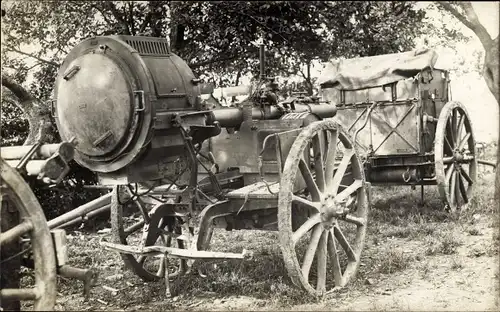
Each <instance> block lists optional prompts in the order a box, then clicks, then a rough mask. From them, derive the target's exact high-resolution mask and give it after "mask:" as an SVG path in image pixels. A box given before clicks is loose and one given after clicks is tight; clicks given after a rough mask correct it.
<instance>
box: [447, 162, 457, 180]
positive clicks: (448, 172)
mask: <svg viewBox="0 0 500 312" xmlns="http://www.w3.org/2000/svg"><path fill="white" fill-rule="evenodd" d="M454 169H455V166H454V165H450V166H449V167H448V169H446V177H445V181H446V183H449V182H450V179H451V174H452V173H453V171H454Z"/></svg>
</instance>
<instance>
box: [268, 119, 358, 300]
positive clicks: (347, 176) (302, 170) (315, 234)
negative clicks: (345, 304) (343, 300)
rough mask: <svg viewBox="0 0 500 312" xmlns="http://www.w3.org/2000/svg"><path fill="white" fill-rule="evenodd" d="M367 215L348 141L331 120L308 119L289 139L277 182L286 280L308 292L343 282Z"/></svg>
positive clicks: (354, 262) (350, 272) (353, 266)
mask: <svg viewBox="0 0 500 312" xmlns="http://www.w3.org/2000/svg"><path fill="white" fill-rule="evenodd" d="M311 149H312V152H313V153H312V155H313V157H310V156H309V155H310V154H311V153H310V150H311ZM367 221H368V198H367V190H366V184H365V177H364V172H363V168H362V166H361V163H360V159H359V157H358V155H357V154H356V153H355V151H354V147H353V144H352V143H351V141H350V140H349V138H348V137H347V136H346V135H345V133H344V132H343V131H341V129H340V128H339V127H338V125H337V124H336V123H335V122H334V121H333V120H323V121H318V122H314V123H312V124H311V125H309V126H308V127H306V128H304V130H302V132H301V133H300V134H299V135H298V137H297V139H296V140H295V142H294V143H293V145H292V147H291V149H290V152H289V154H288V157H287V159H286V161H285V165H284V169H283V175H282V177H281V183H280V191H279V202H278V226H279V237H280V243H281V250H282V253H283V257H284V260H285V265H286V268H287V270H288V274H289V276H290V278H291V279H292V281H293V282H294V283H295V284H297V285H299V286H300V285H301V286H303V287H304V288H305V289H306V290H307V291H308V292H309V293H311V294H313V295H323V294H325V293H327V292H329V291H331V290H333V289H335V288H339V287H343V286H345V285H346V284H347V283H348V282H349V280H350V279H351V278H353V277H354V276H355V274H356V271H357V269H358V267H359V263H360V256H361V251H362V249H363V245H364V239H365V234H366V226H367Z"/></svg>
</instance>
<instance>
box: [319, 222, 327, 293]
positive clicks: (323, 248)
mask: <svg viewBox="0 0 500 312" xmlns="http://www.w3.org/2000/svg"><path fill="white" fill-rule="evenodd" d="M327 241H328V231H323V233H322V234H321V238H320V240H319V243H318V252H317V262H318V282H317V284H316V290H317V291H318V292H320V293H323V292H325V291H326V261H327V250H328V248H327Z"/></svg>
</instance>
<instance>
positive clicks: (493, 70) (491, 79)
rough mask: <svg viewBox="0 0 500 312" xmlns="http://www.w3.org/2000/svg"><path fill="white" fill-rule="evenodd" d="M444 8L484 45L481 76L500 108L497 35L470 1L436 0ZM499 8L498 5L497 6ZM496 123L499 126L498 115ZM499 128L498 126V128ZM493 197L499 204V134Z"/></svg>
mask: <svg viewBox="0 0 500 312" xmlns="http://www.w3.org/2000/svg"><path fill="white" fill-rule="evenodd" d="M438 5H440V6H441V7H442V8H443V9H444V10H446V11H447V12H449V13H451V14H452V15H453V16H455V17H456V18H457V19H458V20H459V21H460V22H462V23H463V24H464V25H465V26H467V27H468V28H469V29H471V30H472V31H473V32H474V34H476V36H477V37H478V38H479V40H480V41H481V44H482V45H483V47H484V51H485V57H484V66H483V77H484V80H485V81H486V84H487V85H488V88H489V89H490V91H491V93H492V94H493V96H494V97H495V99H496V100H497V102H498V104H499V108H500V101H499V95H500V94H499V89H498V88H499V86H500V80H499V77H498V75H499V67H500V64H499V60H498V58H499V51H498V48H499V41H498V36H497V37H496V38H495V39H493V38H491V36H490V34H489V33H488V31H487V30H486V28H485V27H484V25H483V24H481V22H480V21H479V18H478V16H477V14H476V12H475V11H474V8H473V7H472V4H471V3H470V2H453V3H452V2H446V1H443V2H438ZM499 9H500V7H499ZM498 123H499V126H500V115H499V116H498ZM499 129H500V128H499ZM495 199H496V201H497V203H499V204H500V135H499V137H498V143H497V170H496V175H495Z"/></svg>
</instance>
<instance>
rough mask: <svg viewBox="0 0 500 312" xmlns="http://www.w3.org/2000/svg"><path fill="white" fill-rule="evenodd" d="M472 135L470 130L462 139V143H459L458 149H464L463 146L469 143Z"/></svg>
mask: <svg viewBox="0 0 500 312" xmlns="http://www.w3.org/2000/svg"><path fill="white" fill-rule="evenodd" d="M469 137H470V132H467V134H466V135H465V137H464V138H463V139H462V141H460V144H458V149H459V150H462V148H464V146H465V143H467V140H468V139H469Z"/></svg>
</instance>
